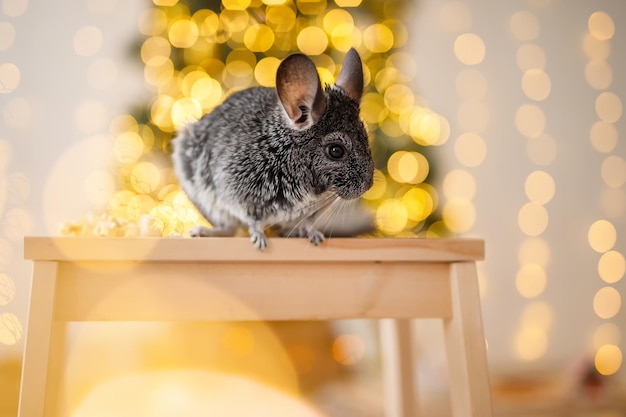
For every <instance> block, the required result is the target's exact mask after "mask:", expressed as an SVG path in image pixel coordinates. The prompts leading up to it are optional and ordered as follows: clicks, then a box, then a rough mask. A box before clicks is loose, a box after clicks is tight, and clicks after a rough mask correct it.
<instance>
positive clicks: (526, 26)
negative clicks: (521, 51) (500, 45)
mask: <svg viewBox="0 0 626 417" xmlns="http://www.w3.org/2000/svg"><path fill="white" fill-rule="evenodd" d="M510 28H511V33H512V34H513V36H514V37H515V38H516V39H518V40H520V41H532V40H534V39H536V38H537V37H538V36H539V32H540V27H539V21H538V20H537V17H535V15H533V14H532V13H530V12H527V11H519V12H515V13H514V14H513V16H511V21H510Z"/></svg>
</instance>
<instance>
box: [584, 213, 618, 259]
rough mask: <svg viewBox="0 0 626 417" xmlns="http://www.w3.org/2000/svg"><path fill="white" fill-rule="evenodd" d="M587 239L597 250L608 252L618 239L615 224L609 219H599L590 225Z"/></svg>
mask: <svg viewBox="0 0 626 417" xmlns="http://www.w3.org/2000/svg"><path fill="white" fill-rule="evenodd" d="M587 240H588V241H589V246H591V248H592V249H593V250H595V251H596V252H599V253H604V252H607V251H609V250H611V249H612V248H613V246H615V241H616V240H617V232H616V231H615V226H613V224H612V223H611V222H609V221H608V220H597V221H595V222H594V223H593V224H592V225H591V227H589V232H588V233H587Z"/></svg>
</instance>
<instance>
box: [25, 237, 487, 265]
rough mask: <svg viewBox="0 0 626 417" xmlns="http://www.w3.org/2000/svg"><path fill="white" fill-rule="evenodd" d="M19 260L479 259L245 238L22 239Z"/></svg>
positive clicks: (472, 243)
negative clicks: (256, 242)
mask: <svg viewBox="0 0 626 417" xmlns="http://www.w3.org/2000/svg"><path fill="white" fill-rule="evenodd" d="M24 258H25V259H32V260H39V261H73V262H76V261H152V262H194V261H200V262H445V263H447V262H461V261H477V260H482V259H484V241H483V240H480V239H426V238H329V239H327V240H326V241H325V242H323V243H322V244H321V245H320V246H319V247H316V246H314V245H312V244H311V243H309V242H308V241H307V240H306V239H296V238H270V239H269V243H268V247H267V249H266V250H265V251H264V252H260V251H258V250H256V249H254V247H253V246H252V244H251V243H250V240H249V239H248V238H245V237H233V238H231V237H217V238H210V237H206V238H180V237H179V238H160V237H140V238H126V237H25V238H24Z"/></svg>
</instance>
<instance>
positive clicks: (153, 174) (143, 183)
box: [130, 162, 161, 194]
mask: <svg viewBox="0 0 626 417" xmlns="http://www.w3.org/2000/svg"><path fill="white" fill-rule="evenodd" d="M160 182H161V172H160V171H159V169H158V168H157V167H156V166H155V165H154V164H152V163H150V162H140V163H138V164H137V165H135V166H134V167H133V169H132V171H131V173H130V183H131V186H132V188H133V189H134V190H135V191H136V192H138V193H141V194H149V193H151V192H153V191H155V190H156V189H157V188H158V186H159V183H160Z"/></svg>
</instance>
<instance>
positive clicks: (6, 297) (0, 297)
mask: <svg viewBox="0 0 626 417" xmlns="http://www.w3.org/2000/svg"><path fill="white" fill-rule="evenodd" d="M14 297H15V282H13V280H12V279H11V277H9V276H8V275H7V274H0V306H5V305H7V304H9V303H10V302H11V301H13V298H14Z"/></svg>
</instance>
